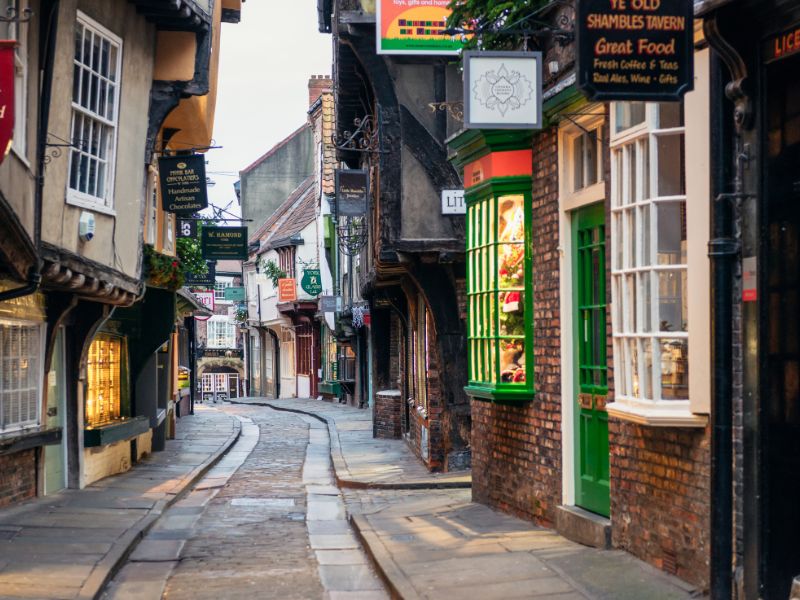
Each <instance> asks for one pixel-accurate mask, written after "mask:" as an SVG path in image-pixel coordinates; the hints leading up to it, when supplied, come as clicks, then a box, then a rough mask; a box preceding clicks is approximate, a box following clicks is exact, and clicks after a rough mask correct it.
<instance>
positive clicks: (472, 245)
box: [467, 177, 533, 401]
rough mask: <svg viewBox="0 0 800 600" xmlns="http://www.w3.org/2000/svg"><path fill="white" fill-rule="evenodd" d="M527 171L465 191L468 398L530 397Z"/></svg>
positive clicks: (531, 305) (528, 192) (531, 356)
mask: <svg viewBox="0 0 800 600" xmlns="http://www.w3.org/2000/svg"><path fill="white" fill-rule="evenodd" d="M530 189H531V188H530V178H529V177H515V178H505V179H504V180H503V181H501V182H497V181H493V182H492V183H489V184H487V185H484V186H479V189H477V190H469V192H468V194H467V203H468V208H467V264H468V275H467V279H468V284H467V313H468V340H469V350H468V351H469V386H468V388H467V392H468V393H469V394H471V395H473V396H475V397H478V398H484V399H487V400H498V401H524V400H531V399H532V392H533V383H532V380H531V376H532V373H533V370H532V361H533V352H532V341H533V331H532V312H533V298H532V290H533V288H532V281H531V277H530V274H531V245H530Z"/></svg>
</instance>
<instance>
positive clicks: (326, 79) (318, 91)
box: [308, 75, 333, 106]
mask: <svg viewBox="0 0 800 600" xmlns="http://www.w3.org/2000/svg"><path fill="white" fill-rule="evenodd" d="M331 91H333V79H331V76H330V75H312V76H311V79H309V80H308V105H309V106H311V105H312V104H314V102H316V101H317V98H319V97H320V96H321V95H322V93H323V92H331Z"/></svg>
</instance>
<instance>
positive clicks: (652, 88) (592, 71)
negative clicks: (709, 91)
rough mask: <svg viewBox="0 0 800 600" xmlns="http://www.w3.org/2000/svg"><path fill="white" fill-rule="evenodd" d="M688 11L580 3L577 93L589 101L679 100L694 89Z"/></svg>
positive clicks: (629, 0)
mask: <svg viewBox="0 0 800 600" xmlns="http://www.w3.org/2000/svg"><path fill="white" fill-rule="evenodd" d="M692 6H693V4H692V3H691V2H689V1H688V0H578V9H577V27H576V29H577V31H578V36H577V42H578V87H580V88H581V90H583V92H584V94H586V96H588V97H589V98H590V99H591V100H611V101H675V100H680V99H681V97H682V96H683V95H684V94H685V93H686V92H688V91H690V90H691V89H692V87H693V85H694V82H693V78H694V22H693V13H692Z"/></svg>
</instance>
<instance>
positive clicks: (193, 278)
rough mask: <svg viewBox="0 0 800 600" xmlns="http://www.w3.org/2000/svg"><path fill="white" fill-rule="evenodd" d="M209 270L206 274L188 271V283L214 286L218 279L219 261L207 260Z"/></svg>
mask: <svg viewBox="0 0 800 600" xmlns="http://www.w3.org/2000/svg"><path fill="white" fill-rule="evenodd" d="M206 267H207V269H208V270H207V271H206V272H205V274H204V275H197V274H196V273H186V285H198V286H202V287H214V282H215V281H216V279H217V263H216V262H215V261H213V260H207V261H206Z"/></svg>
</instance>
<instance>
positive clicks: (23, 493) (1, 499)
mask: <svg viewBox="0 0 800 600" xmlns="http://www.w3.org/2000/svg"><path fill="white" fill-rule="evenodd" d="M35 496H36V449H35V448H32V449H30V450H23V451H22V452H15V453H14V454H7V455H4V456H0V508H2V507H3V506H10V505H13V504H19V503H20V502H22V501H23V500H28V499H30V498H33V497H35Z"/></svg>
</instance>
